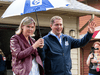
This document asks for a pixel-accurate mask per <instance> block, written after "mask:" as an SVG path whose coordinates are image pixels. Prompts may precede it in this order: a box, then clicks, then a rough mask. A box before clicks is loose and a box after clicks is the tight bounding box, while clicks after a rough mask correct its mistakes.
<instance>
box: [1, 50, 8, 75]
mask: <svg viewBox="0 0 100 75" xmlns="http://www.w3.org/2000/svg"><path fill="white" fill-rule="evenodd" d="M0 75H7V67H6V57H5V55H4V53H3V52H2V50H1V49H0Z"/></svg>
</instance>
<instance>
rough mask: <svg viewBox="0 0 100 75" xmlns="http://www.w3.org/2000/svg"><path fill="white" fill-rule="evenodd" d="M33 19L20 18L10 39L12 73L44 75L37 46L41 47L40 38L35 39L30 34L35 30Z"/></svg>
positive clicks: (42, 43)
mask: <svg viewBox="0 0 100 75" xmlns="http://www.w3.org/2000/svg"><path fill="white" fill-rule="evenodd" d="M35 25H36V23H35V20H34V19H33V18H31V17H25V18H23V19H22V21H21V23H20V25H19V28H18V30H17V31H16V34H15V35H13V36H12V37H11V39H10V49H11V54H12V71H13V74H14V75H44V70H43V64H42V61H41V58H40V56H39V54H38V51H37V48H38V47H40V48H43V46H44V40H43V39H42V38H40V39H38V40H37V41H35V39H33V38H32V37H31V36H32V35H33V33H34V32H35Z"/></svg>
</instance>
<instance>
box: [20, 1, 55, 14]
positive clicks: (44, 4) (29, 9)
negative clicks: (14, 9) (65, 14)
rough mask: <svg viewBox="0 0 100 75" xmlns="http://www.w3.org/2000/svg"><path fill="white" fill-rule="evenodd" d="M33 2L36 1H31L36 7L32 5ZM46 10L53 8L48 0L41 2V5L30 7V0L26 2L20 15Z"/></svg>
mask: <svg viewBox="0 0 100 75" xmlns="http://www.w3.org/2000/svg"><path fill="white" fill-rule="evenodd" d="M34 1H36V0H33V2H32V4H33V5H36V4H35V3H34ZM38 4H39V2H37V5H38ZM46 8H54V6H53V5H52V4H51V3H50V2H49V1H48V0H42V5H38V6H31V5H30V0H26V2H25V7H24V12H23V13H22V14H26V13H31V12H35V11H46Z"/></svg>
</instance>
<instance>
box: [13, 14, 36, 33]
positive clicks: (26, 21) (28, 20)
mask: <svg viewBox="0 0 100 75" xmlns="http://www.w3.org/2000/svg"><path fill="white" fill-rule="evenodd" d="M31 23H34V25H35V24H36V22H35V20H34V19H33V18H32V17H29V16H28V17H25V18H23V19H22V21H21V22H20V25H19V27H18V30H17V31H16V32H15V34H17V35H19V34H21V32H22V26H24V25H29V24H31Z"/></svg>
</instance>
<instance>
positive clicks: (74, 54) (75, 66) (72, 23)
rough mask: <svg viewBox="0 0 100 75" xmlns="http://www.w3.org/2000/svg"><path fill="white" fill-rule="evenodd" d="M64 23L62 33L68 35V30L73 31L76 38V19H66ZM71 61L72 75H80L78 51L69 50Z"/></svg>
mask: <svg viewBox="0 0 100 75" xmlns="http://www.w3.org/2000/svg"><path fill="white" fill-rule="evenodd" d="M66 18H67V19H66V21H65V22H66V23H65V22H64V23H65V24H64V33H65V34H67V35H69V30H71V29H73V30H75V34H76V35H75V38H78V34H79V33H78V28H79V27H78V18H77V17H71V16H70V17H66ZM71 59H72V70H71V71H72V75H80V49H78V48H76V49H72V50H71Z"/></svg>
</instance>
